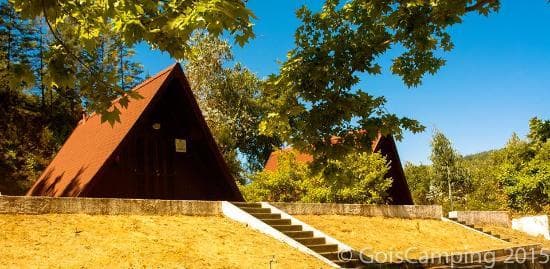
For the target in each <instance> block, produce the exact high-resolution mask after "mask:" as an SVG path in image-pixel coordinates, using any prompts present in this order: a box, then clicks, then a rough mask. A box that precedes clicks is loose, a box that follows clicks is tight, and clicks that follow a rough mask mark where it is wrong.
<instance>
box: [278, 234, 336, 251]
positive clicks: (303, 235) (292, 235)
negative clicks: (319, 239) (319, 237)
mask: <svg viewBox="0 0 550 269" xmlns="http://www.w3.org/2000/svg"><path fill="white" fill-rule="evenodd" d="M283 233H284V234H286V235H288V236H289V237H292V238H306V237H313V232H312V231H284V232H283ZM327 252H328V251H327Z"/></svg>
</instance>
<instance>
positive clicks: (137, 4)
mask: <svg viewBox="0 0 550 269" xmlns="http://www.w3.org/2000/svg"><path fill="white" fill-rule="evenodd" d="M10 2H11V3H12V4H13V5H14V6H15V8H16V10H17V12H18V13H19V14H21V15H22V16H23V17H24V18H28V19H34V18H44V21H45V24H46V25H47V27H48V29H49V31H50V33H51V34H52V36H53V37H54V38H55V39H56V41H57V43H58V44H57V46H58V47H57V49H58V50H59V53H58V55H63V57H64V58H63V59H62V60H61V61H58V63H57V64H56V65H52V66H51V68H52V69H51V70H50V71H51V73H52V74H55V75H54V76H52V80H51V81H50V84H51V86H54V87H59V88H64V87H71V86H73V85H74V82H75V80H76V74H75V72H74V71H73V70H75V69H76V68H82V69H84V70H85V71H86V72H88V73H89V76H91V77H98V78H99V79H98V80H97V81H98V83H97V85H95V88H96V91H95V94H94V95H91V94H88V93H86V92H82V97H83V98H84V99H89V100H90V102H91V103H94V104H96V105H95V106H94V110H97V111H98V112H100V113H101V114H102V120H104V121H109V122H110V123H111V124H113V123H114V122H115V121H117V120H118V115H119V114H120V112H119V111H118V110H116V109H115V108H114V107H111V106H110V103H111V101H112V100H113V99H114V98H116V96H123V97H122V98H123V100H124V102H125V103H126V102H127V101H128V99H129V98H139V96H137V95H135V94H132V93H130V92H127V91H125V89H124V88H121V87H119V85H116V84H113V83H111V82H110V81H104V80H103V77H102V74H101V72H102V70H101V69H98V68H96V67H95V66H93V65H90V64H89V63H88V61H89V58H90V54H93V53H94V52H96V51H97V50H98V49H99V48H100V47H101V46H102V42H104V40H105V38H106V37H107V38H110V37H117V38H118V39H119V40H120V41H121V42H122V44H123V45H125V46H127V47H133V46H134V45H136V44H137V43H140V42H143V43H146V44H148V45H150V46H151V48H153V49H159V50H161V51H164V52H167V53H169V54H170V56H172V57H173V58H176V59H182V58H185V56H186V52H187V50H188V49H189V45H188V41H189V39H190V37H191V35H192V33H193V32H195V31H197V30H205V31H208V32H209V33H210V34H212V35H216V36H219V35H221V34H223V33H225V32H228V33H229V35H231V36H233V37H234V38H235V41H236V42H237V43H238V44H239V45H243V44H245V43H246V41H247V40H248V39H250V38H252V37H253V36H254V34H253V32H252V23H251V19H252V18H254V15H253V14H252V12H251V11H250V10H249V9H247V8H246V7H245V5H244V3H243V1H241V0H166V1H153V0H143V1H135V0H84V1H82V0H67V1H56V0H29V1H15V0H11V1H10ZM58 59H59V58H58ZM75 65H76V66H75ZM53 68H57V69H53ZM113 92H114V93H115V96H112V95H111V93H113ZM98 96H99V97H106V98H101V99H98V98H97V97H98Z"/></svg>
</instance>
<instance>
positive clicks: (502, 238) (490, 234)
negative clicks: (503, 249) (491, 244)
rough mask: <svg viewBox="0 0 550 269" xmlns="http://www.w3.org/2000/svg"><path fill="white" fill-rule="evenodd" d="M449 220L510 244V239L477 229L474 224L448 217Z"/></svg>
mask: <svg viewBox="0 0 550 269" xmlns="http://www.w3.org/2000/svg"><path fill="white" fill-rule="evenodd" d="M449 220H452V221H454V222H456V223H459V224H461V225H464V226H466V227H470V228H472V229H474V230H477V231H479V232H481V233H484V234H486V235H489V236H492V237H495V238H497V239H500V240H503V241H506V242H511V241H512V240H511V239H510V238H507V237H503V236H501V235H499V234H496V233H493V232H491V231H489V230H484V229H483V228H481V227H477V226H475V225H474V224H471V223H467V222H465V221H461V220H459V219H458V218H453V217H450V218H449Z"/></svg>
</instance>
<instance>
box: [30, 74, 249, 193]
mask: <svg viewBox="0 0 550 269" xmlns="http://www.w3.org/2000/svg"><path fill="white" fill-rule="evenodd" d="M133 91H136V92H137V93H139V95H141V96H142V97H143V98H142V99H139V100H131V101H130V103H129V104H128V107H127V108H122V107H121V106H120V104H119V103H118V102H117V101H115V102H114V103H113V106H118V107H119V109H120V111H121V114H120V122H118V123H116V124H115V125H114V126H111V125H110V124H108V123H101V119H100V116H99V115H97V114H92V115H91V116H90V117H88V118H87V119H84V120H82V121H81V122H80V123H79V125H78V126H77V127H76V128H75V130H74V131H73V133H72V134H71V135H70V137H69V138H68V139H67V141H66V142H65V144H64V145H63V147H62V148H61V150H60V151H59V152H58V153H57V155H56V156H55V158H54V159H53V161H52V162H51V163H50V165H49V166H48V167H47V168H46V170H45V171H44V172H43V173H42V175H41V176H40V177H39V179H38V180H37V182H36V183H35V184H34V186H33V187H32V188H31V189H30V190H29V191H28V193H27V195H32V196H54V197H60V196H66V197H67V196H68V197H111V198H147V199H178V200H229V201H243V196H242V195H241V193H240V192H239V189H238V188H237V185H236V184H235V180H234V179H233V177H232V176H231V174H230V172H229V169H228V167H227V164H226V163H225V161H224V159H223V156H222V155H221V153H220V151H219V149H218V147H217V145H216V143H215V141H214V138H213V137H212V134H211V133H210V130H209V129H208V126H207V125H206V122H205V120H204V118H203V116H202V113H201V111H200V109H199V107H198V105H197V102H196V100H195V98H194V96H193V93H192V92H191V89H190V86H189V83H188V81H187V79H186V77H185V75H184V73H183V70H182V68H181V66H180V65H179V64H175V65H173V66H171V67H170V68H168V69H166V70H164V71H162V72H160V73H159V74H157V75H155V76H154V77H152V78H150V79H147V80H146V81H144V82H143V83H141V84H140V85H138V86H136V87H135V88H134V89H133Z"/></svg>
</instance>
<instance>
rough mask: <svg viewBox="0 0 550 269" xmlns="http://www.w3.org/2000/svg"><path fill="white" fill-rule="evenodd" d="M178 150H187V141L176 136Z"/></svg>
mask: <svg viewBox="0 0 550 269" xmlns="http://www.w3.org/2000/svg"><path fill="white" fill-rule="evenodd" d="M175 141H176V152H187V141H186V140H185V139H178V138H176V140H175Z"/></svg>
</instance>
